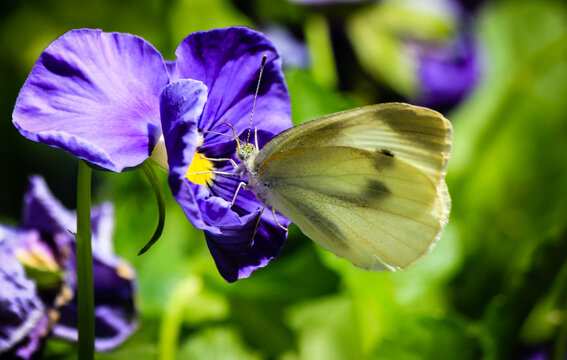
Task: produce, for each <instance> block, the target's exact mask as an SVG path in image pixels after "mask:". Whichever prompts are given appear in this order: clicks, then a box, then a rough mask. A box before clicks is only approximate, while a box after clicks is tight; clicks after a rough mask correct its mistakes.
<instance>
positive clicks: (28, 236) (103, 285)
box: [0, 177, 137, 359]
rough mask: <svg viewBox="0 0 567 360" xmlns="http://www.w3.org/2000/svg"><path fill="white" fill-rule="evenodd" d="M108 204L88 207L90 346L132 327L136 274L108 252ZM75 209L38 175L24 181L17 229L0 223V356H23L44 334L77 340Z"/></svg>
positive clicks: (117, 340) (101, 345) (116, 340)
mask: <svg viewBox="0 0 567 360" xmlns="http://www.w3.org/2000/svg"><path fill="white" fill-rule="evenodd" d="M112 217H113V207H112V205H111V204H103V205H101V206H99V207H95V208H93V212H92V228H93V261H94V272H93V273H94V285H95V337H96V340H95V347H96V349H97V351H105V350H109V349H112V348H114V347H116V346H118V345H119V344H121V343H122V342H123V341H124V340H125V339H126V338H127V337H129V336H130V335H131V334H132V332H133V331H134V330H135V329H136V328H137V314H136V310H135V306H134V292H135V283H134V272H133V270H132V269H131V268H130V267H129V266H128V265H127V264H126V263H125V262H124V261H123V260H121V259H119V258H117V257H116V256H115V255H114V254H113V251H112V243H111V237H112V231H113V227H114V224H113V220H112ZM75 223H76V218H75V214H74V213H73V212H70V211H68V210H67V209H65V208H64V207H63V206H62V205H61V204H60V203H59V202H58V201H57V200H56V199H55V198H54V197H53V195H52V194H51V193H50V192H49V189H48V188H47V185H46V184H45V182H44V181H43V179H42V178H40V177H32V178H31V179H30V189H29V190H28V192H27V193H26V196H25V203H24V219H23V222H22V224H21V226H20V227H19V228H10V227H5V226H1V227H0V258H1V259H0V260H1V261H0V274H1V275H2V277H1V278H0V282H1V283H2V284H1V287H2V292H1V293H0V304H2V306H1V307H0V309H1V310H0V355H1V354H10V355H11V356H14V357H19V358H23V359H28V358H30V357H31V356H33V355H34V354H35V353H37V352H38V351H40V350H41V347H42V344H43V341H44V339H45V337H46V336H47V335H49V334H50V333H52V334H53V335H55V336H57V337H61V338H65V339H68V340H73V341H76V340H77V302H76V300H77V299H76V297H75V296H74V294H75V293H76V287H77V283H76V255H75V238H74V236H72V235H71V233H70V232H69V231H73V230H74V229H75V226H76V224H75Z"/></svg>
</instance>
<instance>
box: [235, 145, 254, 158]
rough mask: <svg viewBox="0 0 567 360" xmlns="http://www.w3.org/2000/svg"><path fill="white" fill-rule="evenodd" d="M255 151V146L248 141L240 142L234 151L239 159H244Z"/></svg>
mask: <svg viewBox="0 0 567 360" xmlns="http://www.w3.org/2000/svg"><path fill="white" fill-rule="evenodd" d="M255 152H256V147H255V146H254V145H252V144H250V143H245V144H241V146H239V147H238V150H237V152H236V154H237V156H238V158H239V159H240V161H246V160H248V159H250V157H251V156H252V155H253V154H254V153H255Z"/></svg>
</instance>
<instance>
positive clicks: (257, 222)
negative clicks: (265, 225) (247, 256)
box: [248, 204, 266, 247]
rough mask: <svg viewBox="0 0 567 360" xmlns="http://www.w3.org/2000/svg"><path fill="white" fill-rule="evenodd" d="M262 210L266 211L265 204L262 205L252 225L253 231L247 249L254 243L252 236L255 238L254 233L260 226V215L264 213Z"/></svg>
mask: <svg viewBox="0 0 567 360" xmlns="http://www.w3.org/2000/svg"><path fill="white" fill-rule="evenodd" d="M264 210H266V204H264V207H263V208H262V211H260V214H258V220H256V225H254V231H253V232H252V237H251V238H250V242H249V243H248V247H250V246H251V245H252V242H253V241H254V236H256V231H258V226H260V220H261V219H262V214H263V213H264Z"/></svg>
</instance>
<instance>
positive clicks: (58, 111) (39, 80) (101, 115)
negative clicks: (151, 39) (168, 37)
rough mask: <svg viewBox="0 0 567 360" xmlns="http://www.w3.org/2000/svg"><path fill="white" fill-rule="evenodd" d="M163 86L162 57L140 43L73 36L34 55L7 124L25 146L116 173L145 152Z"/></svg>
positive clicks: (155, 130) (93, 33)
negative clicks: (26, 141)
mask: <svg viewBox="0 0 567 360" xmlns="http://www.w3.org/2000/svg"><path fill="white" fill-rule="evenodd" d="M167 83H168V73H167V69H166V67H165V63H164V60H163V58H162V57H161V55H160V54H159V52H158V51H157V50H156V49H155V48H153V47H152V45H151V44H149V43H148V42H146V41H145V40H143V39H142V38H139V37H136V36H133V35H129V34H119V33H104V32H102V31H100V30H89V29H82V30H72V31H70V32H68V33H66V34H64V35H63V36H61V37H60V38H58V39H57V40H55V41H54V42H53V43H51V44H50V45H49V46H48V47H47V49H45V51H44V52H43V53H42V54H41V56H40V57H39V59H38V61H37V62H36V64H35V66H34V67H33V69H32V71H31V73H30V75H29V77H28V79H27V80H26V83H25V84H24V86H23V87H22V89H21V91H20V95H19V96H18V99H17V101H16V106H15V109H14V113H13V122H14V125H15V126H16V127H17V128H18V130H19V131H20V133H21V134H22V135H24V136H25V137H27V138H28V139H30V140H33V141H38V142H42V143H45V144H47V145H50V146H54V147H58V148H62V149H64V150H66V151H68V152H70V153H71V154H73V155H75V156H77V157H79V158H81V159H84V160H86V161H88V162H91V163H93V164H96V165H98V166H100V167H102V168H104V169H107V170H111V171H116V172H120V171H122V170H123V169H124V168H127V167H133V166H137V165H139V164H140V163H142V162H143V161H144V160H145V159H146V158H147V157H149V155H150V154H151V151H152V149H153V147H154V145H155V143H156V141H157V139H158V138H159V135H160V123H159V107H158V105H159V103H158V95H159V93H160V91H161V89H162V88H163V87H164V86H165V85H166V84H167Z"/></svg>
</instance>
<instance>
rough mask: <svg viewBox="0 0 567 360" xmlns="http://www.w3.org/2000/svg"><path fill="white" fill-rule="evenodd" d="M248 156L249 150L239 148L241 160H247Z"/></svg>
mask: <svg viewBox="0 0 567 360" xmlns="http://www.w3.org/2000/svg"><path fill="white" fill-rule="evenodd" d="M247 157H248V152H247V151H246V150H244V149H239V150H238V158H239V159H240V160H246V158H247Z"/></svg>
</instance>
